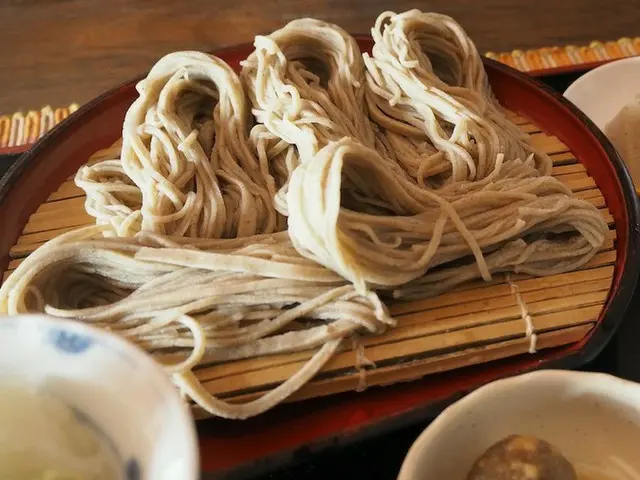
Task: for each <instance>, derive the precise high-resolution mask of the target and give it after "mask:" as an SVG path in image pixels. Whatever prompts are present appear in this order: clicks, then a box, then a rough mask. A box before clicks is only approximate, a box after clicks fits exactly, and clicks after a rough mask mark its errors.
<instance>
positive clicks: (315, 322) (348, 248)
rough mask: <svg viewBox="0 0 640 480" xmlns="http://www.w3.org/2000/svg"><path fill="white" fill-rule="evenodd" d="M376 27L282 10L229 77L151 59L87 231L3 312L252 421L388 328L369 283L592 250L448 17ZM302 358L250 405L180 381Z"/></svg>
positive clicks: (98, 185)
mask: <svg viewBox="0 0 640 480" xmlns="http://www.w3.org/2000/svg"><path fill="white" fill-rule="evenodd" d="M372 34H373V39H374V41H375V46H374V48H373V51H372V54H371V56H369V55H367V54H365V55H364V56H363V55H362V54H361V52H360V51H359V49H358V45H357V43H356V42H355V40H354V39H353V38H352V37H351V36H350V35H348V34H347V33H346V32H345V31H344V30H342V29H341V28H340V27H338V26H336V25H332V24H328V23H325V22H321V21H318V20H313V19H301V20H295V21H293V22H291V23H289V24H288V25H286V26H285V27H283V28H282V29H280V30H278V31H276V32H274V33H272V34H271V35H268V36H259V37H256V40H255V51H254V52H253V53H252V54H251V55H250V56H249V58H248V59H247V60H246V61H245V62H244V63H243V67H242V72H241V74H240V77H238V76H237V75H236V74H235V73H234V72H233V70H232V69H231V68H230V67H229V66H228V65H226V64H225V63H224V62H223V61H222V60H220V59H218V58H216V57H213V56H210V55H206V54H203V53H198V52H177V53H173V54H170V55H167V56H166V57H164V58H163V59H161V60H160V61H159V62H158V63H157V64H156V65H155V66H154V67H153V69H152V70H151V72H150V73H149V75H148V76H147V78H146V79H144V80H143V81H142V82H140V84H139V85H138V91H139V93H140V96H139V98H138V99H137V100H136V101H135V102H134V104H133V105H132V106H131V108H130V109H129V111H128V112H127V115H126V118H125V121H124V125H123V134H122V140H121V143H120V142H118V143H116V144H114V145H113V146H112V147H110V148H108V149H106V150H104V151H101V152H97V153H96V155H94V157H93V158H92V159H90V161H89V163H88V164H87V166H85V167H82V168H81V169H80V170H79V171H78V173H77V175H76V183H77V184H78V185H79V186H80V187H81V188H83V189H84V191H85V192H86V194H87V200H86V209H87V212H89V213H90V214H91V215H93V216H94V217H95V218H96V223H97V226H95V227H89V228H86V229H83V230H79V231H76V232H71V233H68V234H66V235H63V236H61V237H59V238H57V239H55V240H53V241H51V242H49V243H48V244H46V245H44V246H43V247H41V248H40V249H38V250H37V251H36V252H35V253H33V254H32V255H31V256H30V257H28V258H27V259H26V260H25V261H24V262H23V263H22V264H21V265H20V266H19V268H18V269H17V270H16V271H15V272H14V273H13V274H12V275H11V277H10V278H9V279H8V280H7V282H5V284H4V285H3V286H2V288H1V289H0V311H2V312H7V313H10V314H17V313H23V312H34V311H45V312H48V313H50V314H52V315H57V316H63V317H73V318H77V319H79V320H81V321H85V322H88V323H92V324H95V325H99V326H102V327H104V328H109V329H111V330H113V331H115V332H117V333H119V334H121V335H122V336H124V337H125V338H128V339H130V340H131V341H132V342H134V343H136V344H138V345H140V346H141V347H143V348H145V349H146V350H147V351H149V352H150V353H152V354H153V355H154V356H156V357H157V358H158V359H159V361H161V362H162V363H164V364H165V365H166V368H167V370H168V371H169V372H170V373H171V374H172V375H173V377H174V379H175V381H176V384H177V385H178V386H179V387H180V388H181V389H182V391H183V392H184V393H185V394H186V395H187V396H188V397H189V398H191V399H192V400H193V401H194V402H195V403H196V404H198V405H199V406H200V407H202V408H204V409H205V410H207V411H208V412H209V413H211V414H214V415H219V416H224V417H229V418H247V417H249V416H253V415H257V414H259V413H261V412H263V411H265V410H267V409H269V408H271V407H272V406H274V405H276V404H278V403H280V402H282V401H284V400H285V399H286V398H287V397H288V396H289V395H291V394H292V393H293V392H295V391H296V390H297V389H299V388H300V387H301V386H302V385H303V384H304V383H305V382H307V381H309V380H310V379H311V378H312V377H313V376H314V375H315V374H316V373H317V372H319V371H320V370H321V369H322V367H323V366H324V365H325V364H326V362H327V361H328V360H329V359H330V358H331V356H332V355H333V354H334V353H335V352H336V351H338V350H339V349H340V348H344V345H343V344H344V343H345V342H344V339H346V338H348V337H351V336H352V335H354V334H356V333H357V334H360V333H363V334H369V335H374V334H381V333H382V332H383V331H384V330H385V328H386V327H388V326H392V325H393V320H392V319H391V318H390V317H389V315H388V313H387V311H386V309H385V307H384V305H383V303H382V302H381V301H380V299H379V295H380V297H382V298H384V297H387V296H396V297H406V298H424V297H429V296H433V295H437V294H438V293H440V292H442V291H445V290H447V289H450V288H452V287H453V286H455V285H458V284H460V283H463V282H466V281H469V280H471V279H474V278H479V277H481V278H483V279H485V280H490V279H491V278H492V275H493V274H495V273H496V272H526V273H529V274H533V275H550V274H556V273H560V272H565V271H569V270H572V269H575V268H577V267H579V266H580V265H582V264H584V263H585V262H587V261H588V260H589V259H591V258H592V256H593V255H594V254H595V253H596V252H597V250H598V248H599V247H600V246H601V245H602V243H603V242H604V236H605V232H606V231H607V225H606V223H605V222H604V220H603V219H602V217H601V216H600V214H599V212H598V210H597V209H595V207H593V206H592V205H591V204H589V203H587V202H585V201H581V200H578V199H576V198H574V197H573V195H572V193H571V191H570V190H568V189H567V188H566V187H565V186H563V185H562V184H561V183H560V182H559V181H557V180H556V179H554V178H553V177H550V176H549V173H550V167H551V162H550V159H549V158H548V157H547V156H545V155H544V154H543V153H541V152H538V151H536V150H535V149H534V148H533V147H532V146H531V145H530V144H529V143H528V139H527V137H526V135H523V134H521V133H520V132H519V130H518V129H517V127H515V126H514V125H512V124H511V123H510V122H509V121H508V120H507V118H506V117H505V115H504V113H503V111H502V109H501V107H500V106H499V105H498V103H497V102H496V100H495V99H494V97H493V94H492V92H491V89H490V86H489V83H488V81H487V77H486V74H485V72H484V69H483V67H482V62H481V59H480V56H479V55H478V52H477V50H476V48H475V46H474V45H473V43H472V42H471V40H470V39H469V38H468V37H467V35H466V34H465V33H464V31H463V30H462V29H461V27H460V26H459V25H458V24H457V23H455V21H453V20H452V19H451V18H449V17H446V16H443V15H438V14H433V13H422V12H419V11H417V10H412V11H409V12H406V13H403V14H400V15H396V14H394V13H384V14H382V15H381V16H380V17H379V19H378V21H377V22H376V24H375V26H374V28H373V30H372ZM250 106H251V107H252V110H251V112H252V113H253V118H252V116H251V112H250ZM285 230H286V231H285ZM310 349H314V350H315V353H314V354H313V355H312V356H311V358H310V360H309V362H308V363H307V364H306V365H305V366H304V368H302V369H301V370H300V371H299V372H298V373H296V374H295V375H294V376H292V377H291V378H290V379H289V380H288V381H286V382H285V383H283V384H282V385H280V386H278V387H276V388H275V389H274V390H272V391H270V392H269V393H267V394H265V395H264V396H263V397H261V398H260V399H258V400H254V401H252V402H249V403H246V404H229V403H226V402H223V401H221V400H219V399H216V398H214V397H212V396H211V395H209V394H208V393H207V392H206V391H205V389H204V388H203V387H202V386H201V385H200V384H199V383H198V381H197V378H196V376H195V375H194V373H193V372H192V370H193V369H194V368H196V367H197V366H199V365H204V364H211V363H216V362H229V361H234V360H237V359H242V358H250V357H255V356H263V355H271V354H275V353H286V352H294V351H301V350H310Z"/></svg>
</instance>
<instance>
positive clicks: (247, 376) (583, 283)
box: [3, 115, 616, 413]
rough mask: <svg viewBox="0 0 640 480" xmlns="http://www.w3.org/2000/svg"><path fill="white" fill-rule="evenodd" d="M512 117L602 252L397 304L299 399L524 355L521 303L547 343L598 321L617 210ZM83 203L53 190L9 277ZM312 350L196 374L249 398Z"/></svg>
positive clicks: (68, 186) (559, 148) (563, 153)
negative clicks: (571, 267)
mask: <svg viewBox="0 0 640 480" xmlns="http://www.w3.org/2000/svg"><path fill="white" fill-rule="evenodd" d="M512 119H513V121H514V122H515V123H516V124H518V125H519V126H520V128H521V129H522V130H523V131H525V132H527V133H530V134H531V138H532V141H533V143H534V144H535V145H536V146H537V147H538V148H540V149H542V150H544V151H545V152H547V153H548V154H549V155H550V156H551V158H552V159H553V165H554V166H553V175H554V176H555V177H557V178H558V179H559V180H561V181H562V182H563V183H564V184H566V185H567V186H569V187H570V188H571V190H572V191H573V192H575V195H576V196H577V197H578V198H581V199H584V200H586V201H588V202H590V203H592V204H593V205H595V206H596V207H597V208H598V209H600V211H601V213H602V215H603V216H604V217H605V218H606V220H607V222H608V223H609V225H610V229H611V230H610V231H609V235H608V238H607V240H606V242H605V244H604V245H603V247H602V248H601V250H600V251H599V253H598V254H597V255H596V256H595V257H594V258H593V259H592V260H591V261H590V262H589V263H588V264H586V265H585V266H583V267H582V268H581V269H580V270H578V271H575V272H571V273H566V274H562V275H555V276H550V277H544V278H532V277H528V276H525V275H515V276H513V277H511V278H510V279H507V278H506V277H504V276H502V275H500V276H496V278H495V279H494V281H493V282H492V283H490V284H487V283H484V282H481V281H478V282H474V283H471V284H468V285H465V286H463V287H461V288H457V289H456V290H454V291H451V292H448V293H445V294H442V295H439V296H438V297H436V298H431V299H427V300H422V301H412V302H401V303H395V304H390V305H389V307H390V310H391V313H392V314H393V315H394V316H395V317H396V318H397V320H398V325H397V327H395V328H392V329H390V330H389V331H388V332H386V333H385V334H382V335H380V336H376V337H361V338H354V339H353V343H352V342H345V344H344V345H343V348H342V350H341V351H340V353H338V354H337V355H336V356H335V357H334V358H333V359H332V360H331V361H330V362H329V363H328V364H327V365H326V366H325V367H324V369H323V370H322V371H321V373H320V374H319V375H318V376H317V377H316V378H315V379H314V380H313V381H312V382H310V383H308V384H307V385H305V386H304V387H303V388H302V389H301V390H300V391H298V392H297V393H296V394H294V395H293V396H292V397H291V398H290V399H289V400H290V401H293V400H301V399H305V398H310V397H318V396H323V395H330V394H334V393H338V392H344V391H350V390H362V389H364V388H366V387H368V386H373V385H385V384H391V383H396V382H403V381H410V380H412V379H416V378H419V377H422V376H424V375H427V374H430V373H434V372H440V371H445V370H451V369H455V368H459V367H462V366H467V365H472V364H479V363H484V362H488V361H491V360H496V359H500V358H504V357H510V356H514V355H518V354H524V353H526V352H528V351H529V348H530V339H529V338H527V337H526V335H525V328H526V324H525V322H524V319H523V317H524V315H523V313H522V311H521V309H520V306H519V305H520V303H521V302H522V303H523V304H524V305H525V308H526V311H527V313H528V314H529V315H530V316H531V317H532V319H533V325H534V329H535V333H536V335H537V338H538V340H537V348H538V349H539V350H540V349H545V348H550V347H555V346H559V345H566V344H569V343H573V342H577V341H579V340H581V339H582V338H584V336H585V335H587V334H588V333H589V331H590V330H591V329H592V328H593V326H594V324H595V322H596V320H597V318H598V316H599V314H600V312H601V310H602V308H603V306H604V304H605V301H606V299H607V296H608V293H609V289H610V286H611V281H612V277H613V270H614V264H615V261H616V251H615V238H616V236H615V233H616V232H615V229H614V225H613V218H612V216H611V214H610V212H609V211H608V209H607V207H606V203H605V199H604V197H603V196H602V193H601V192H600V191H599V190H598V188H597V187H596V185H595V182H594V180H593V179H592V178H591V177H590V176H589V175H588V173H587V172H586V170H585V167H584V166H583V165H582V164H581V163H579V162H578V161H577V160H576V159H575V157H574V156H573V154H572V153H571V152H570V151H569V150H568V148H567V147H566V146H565V145H564V144H562V142H560V141H559V140H558V139H557V138H556V137H553V136H549V135H546V134H545V133H542V132H541V131H540V128H538V127H537V126H535V125H532V124H530V123H528V121H527V120H526V119H524V118H522V117H518V116H515V115H512ZM83 202H84V194H83V192H82V190H80V189H79V188H78V187H76V186H75V184H74V183H73V180H72V179H69V180H67V181H66V182H64V183H63V184H62V185H61V186H60V188H59V189H58V190H57V191H56V192H54V193H52V194H51V196H50V197H49V199H48V200H47V202H46V203H44V204H42V205H41V206H40V207H39V208H38V210H37V211H36V212H35V213H34V214H33V215H32V216H31V218H30V219H29V222H28V223H27V225H26V226H25V228H24V231H23V234H22V236H21V237H20V238H19V240H18V241H17V244H16V245H15V246H14V247H13V248H12V249H11V251H10V257H11V262H10V264H9V268H8V271H7V272H5V273H4V274H3V277H4V278H6V277H7V276H9V275H10V274H11V272H12V271H13V269H15V268H16V267H17V266H18V265H19V264H20V263H21V262H22V260H23V259H24V258H25V257H26V256H27V255H28V254H29V253H30V252H32V251H33V250H34V249H35V248H37V247H38V246H40V245H41V244H42V243H44V242H45V241H47V240H49V239H51V238H53V237H55V236H56V235H59V234H61V233H63V232H66V231H69V230H71V229H73V228H77V227H79V226H83V225H88V224H92V223H93V218H92V217H90V216H88V215H87V214H86V213H85V211H84V206H83ZM363 349H364V350H363ZM356 352H359V353H358V354H357V353H356ZM362 352H364V357H362ZM312 354H313V352H299V353H294V354H286V355H274V356H269V357H264V358H258V359H248V360H241V361H235V362H231V363H227V364H221V365H211V366H205V367H201V368H199V369H198V370H197V371H196V373H197V375H198V377H199V378H200V379H201V380H202V381H203V383H204V386H205V388H206V389H207V390H208V391H209V392H211V393H213V394H215V395H217V396H220V397H222V398H226V399H233V400H245V401H246V400H249V399H252V398H255V397H257V396H260V395H261V394H263V393H265V392H266V391H268V390H269V389H271V388H273V387H274V386H275V385H277V384H279V383H281V382H282V381H284V380H285V379H287V378H289V377H290V376H291V375H293V374H294V373H295V372H296V371H297V370H298V369H300V368H301V367H302V365H304V363H305V362H306V361H307V360H308V359H309V358H310V356H311V355H312ZM363 358H365V359H366V361H365V362H363ZM374 366H375V367H374ZM196 413H202V412H196Z"/></svg>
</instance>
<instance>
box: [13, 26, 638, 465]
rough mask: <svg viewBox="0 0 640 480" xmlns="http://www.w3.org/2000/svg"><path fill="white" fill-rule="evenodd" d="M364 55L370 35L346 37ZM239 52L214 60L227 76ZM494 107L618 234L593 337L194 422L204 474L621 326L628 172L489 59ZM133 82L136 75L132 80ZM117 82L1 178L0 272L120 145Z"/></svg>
mask: <svg viewBox="0 0 640 480" xmlns="http://www.w3.org/2000/svg"><path fill="white" fill-rule="evenodd" d="M356 38H357V40H358V43H359V44H360V47H361V48H362V49H363V50H367V51H369V50H370V48H371V45H372V41H371V38H370V37H367V36H356ZM252 49H253V47H252V45H250V44H246V45H241V46H237V47H232V48H228V49H225V50H222V51H218V52H217V53H216V55H217V56H219V57H220V58H222V59H224V60H225V61H227V62H228V63H229V64H230V65H231V66H232V67H234V68H237V66H238V63H239V61H241V60H243V59H244V58H246V57H247V56H248V54H249V53H250V52H251V51H252ZM484 63H485V67H486V69H487V73H488V75H489V78H490V81H491V85H492V88H493V90H494V92H495V94H496V96H497V98H498V99H499V100H500V101H501V103H502V104H503V105H504V106H505V107H507V108H509V109H511V110H513V111H515V112H516V113H519V114H522V115H523V116H526V117H528V118H529V119H530V120H531V121H532V122H534V123H535V124H537V125H541V126H545V127H546V128H547V129H549V131H550V132H552V133H553V135H555V136H557V137H558V139H559V140H560V141H561V142H563V143H564V144H566V145H567V146H568V147H569V148H570V150H571V151H572V152H573V153H574V154H575V156H576V158H578V159H579V160H580V161H581V162H582V163H583V164H584V165H585V166H586V168H587V170H588V172H589V174H590V175H591V176H592V177H593V178H594V180H595V181H596V184H597V185H598V187H599V188H600V190H601V191H602V193H603V195H604V197H605V199H606V202H607V205H608V207H609V209H610V211H611V213H612V215H613V217H614V220H615V224H616V229H617V242H616V249H617V261H616V265H615V269H614V279H613V285H612V289H611V292H610V295H609V298H608V300H607V303H606V306H605V308H604V310H603V313H602V314H601V315H600V318H599V319H598V322H597V325H596V328H594V329H593V330H592V331H591V332H590V333H589V335H587V336H586V337H585V338H584V339H582V340H581V341H580V342H578V343H576V344H572V345H568V346H562V347H556V348H553V349H548V350H544V351H542V352H539V353H537V354H535V355H520V356H517V357H511V358H508V359H505V360H500V361H494V362H490V363H486V364H482V365H476V366H471V367H465V368H462V369H457V370H454V371H449V372H444V373H440V374H433V375H429V376H427V377H425V378H423V379H421V380H416V381H413V382H411V383H405V384H400V385H393V386H387V387H376V388H370V389H369V390H367V391H366V392H364V393H355V392H353V393H344V394H338V395H334V396H331V397H326V398H319V399H314V400H307V401H303V402H299V403H293V404H287V405H282V406H279V407H277V408H275V409H274V410H272V411H270V412H267V413H266V414H264V415H262V416H260V417H258V418H255V419H250V420H246V421H243V422H235V421H227V420H220V419H214V420H206V421H203V422H200V424H199V425H198V428H199V433H200V450H201V461H202V469H203V473H204V474H205V475H206V474H213V475H215V476H218V475H220V474H223V473H230V472H231V471H233V472H234V473H235V474H238V475H243V474H256V473H257V472H258V471H261V470H266V469H269V468H273V467H275V466H277V465H280V464H283V463H287V462H290V461H292V460H295V459H298V458H301V457H302V456H304V455H305V454H306V453H308V452H312V451H316V450H319V449H322V448H324V447H326V446H329V445H335V444H343V443H346V442H352V441H356V440H357V439H360V438H363V437H365V436H370V435H374V434H376V433H379V432H381V431H383V430H387V429H391V428H397V427H398V426H401V425H404V424H407V423H412V422H415V421H419V420H425V419H428V418H432V417H433V416H434V415H436V414H437V413H438V412H439V411H441V410H442V409H443V408H444V407H445V406H446V405H448V404H449V403H451V402H452V401H454V400H455V399H456V398H459V396H461V395H463V394H465V393H466V392H468V391H470V390H472V389H474V388H477V387H478V386H480V385H482V384H485V383H487V382H489V381H492V380H494V379H497V378H501V377H506V376H511V375H515V374H518V373H522V372H525V371H529V370H533V369H537V368H577V367H579V366H581V365H583V364H585V363H587V362H589V361H591V360H592V359H593V358H594V357H595V356H596V355H597V354H598V353H600V351H601V350H602V349H603V348H604V346H605V345H606V344H607V342H608V341H609V340H610V339H611V337H612V335H613V333H614V332H615V330H616V328H617V327H618V325H619V324H620V322H621V321H622V319H623V317H624V314H625V313H626V311H627V309H628V307H629V304H630V302H631V299H632V295H633V292H634V289H635V286H636V282H637V279H638V274H639V272H640V248H639V247H640V224H639V219H640V206H639V202H638V197H637V196H636V193H635V189H634V186H633V183H632V181H631V178H630V176H629V173H628V171H627V169H626V167H625V165H624V163H623V162H622V161H621V159H620V157H619V156H618V154H617V153H616V151H615V149H614V148H613V147H612V146H611V144H610V143H609V141H608V140H607V139H606V138H605V136H604V135H603V134H602V133H601V132H600V130H598V128H597V127H595V125H594V124H593V123H592V122H591V121H590V120H589V119H588V118H586V116H585V115H583V114H582V113H581V112H580V111H579V110H578V109H577V108H576V107H574V106H573V105H572V104H571V103H570V102H568V101H567V100H565V99H564V98H563V97H561V96H560V95H558V94H557V93H556V92H554V91H553V90H551V89H550V88H548V87H546V86H544V85H543V84H541V83H539V82H537V81H536V80H534V79H532V78H531V77H529V76H527V75H525V74H523V73H520V72H518V71H517V70H515V69H512V68H511V67H508V66H506V65H503V64H501V63H499V62H496V61H493V60H490V59H484ZM140 78H142V77H140ZM140 78H138V79H136V80H132V81H130V82H127V83H125V84H124V85H121V86H119V87H117V88H115V89H113V90H111V91H109V92H107V93H105V94H103V95H101V96H100V97H98V98H96V99H95V100H93V101H91V102H89V103H88V104H86V105H84V106H83V107H81V108H80V109H79V110H78V111H76V112H75V113H73V114H72V115H70V116H69V117H68V118H67V119H66V120H64V121H63V122H61V123H60V124H59V125H58V126H57V127H55V128H54V129H53V130H51V131H50V132H49V133H48V134H47V135H45V136H44V137H43V138H42V139H41V140H39V141H38V142H37V143H36V144H35V145H34V146H33V147H32V148H31V149H30V150H29V151H28V152H27V153H25V154H24V155H23V156H22V157H20V159H19V160H18V161H16V162H15V163H14V164H13V165H12V167H11V168H10V169H9V171H8V172H7V174H6V175H5V177H4V178H3V179H2V180H0V225H2V229H1V230H0V271H4V270H5V269H6V267H7V264H8V261H9V257H8V252H9V249H10V248H11V247H12V246H13V245H14V244H15V242H16V240H17V238H18V237H19V236H20V234H21V232H22V229H23V227H24V225H25V224H26V223H27V221H28V219H29V216H30V215H31V214H32V213H33V212H34V211H35V210H36V209H37V207H38V206H39V205H40V204H41V203H43V202H44V201H45V200H46V198H47V197H48V196H49V194H50V193H51V192H53V191H55V190H56V189H57V188H58V186H59V185H60V184H61V183H62V182H64V181H65V180H66V179H67V178H68V177H69V176H70V175H72V174H73V173H74V172H75V171H76V170H77V169H78V168H79V167H80V166H81V165H82V164H83V163H84V162H85V161H86V159H87V158H88V157H89V156H90V155H91V154H92V153H93V152H94V151H95V150H97V149H98V148H101V147H106V146H108V145H109V144H111V143H112V142H113V141H115V140H116V139H117V138H118V137H119V136H120V130H121V125H122V120H123V118H124V115H125V112H126V110H127V108H128V107H129V105H130V104H131V103H132V102H133V100H134V99H135V98H136V97H137V93H136V91H135V84H136V83H137V81H138V80H139V79H140Z"/></svg>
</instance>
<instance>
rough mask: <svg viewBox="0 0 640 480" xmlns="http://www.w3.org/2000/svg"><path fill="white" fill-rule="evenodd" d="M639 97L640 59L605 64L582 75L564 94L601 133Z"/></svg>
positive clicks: (627, 59) (632, 58)
mask: <svg viewBox="0 0 640 480" xmlns="http://www.w3.org/2000/svg"><path fill="white" fill-rule="evenodd" d="M638 94H640V57H631V58H625V59H623V60H618V61H615V62H611V63H607V64H605V65H602V66H600V67H598V68H595V69H593V70H591V71H590V72H587V73H585V74H584V75H582V76H581V77H580V78H579V79H578V80H576V81H575V82H573V83H572V84H571V85H570V86H569V88H567V90H566V91H565V92H564V96H565V98H567V100H569V101H570V102H572V103H573V104H574V105H575V106H576V107H578V108H579V109H580V110H582V111H583V112H584V113H585V115H587V117H589V118H590V119H591V121H593V123H595V124H596V126H597V127H598V128H599V129H600V130H602V131H603V132H604V129H605V127H606V125H607V123H609V122H610V121H611V120H612V119H613V117H614V116H615V115H616V114H617V113H618V112H619V111H620V110H621V109H622V108H623V107H624V106H625V105H627V104H628V103H629V102H631V101H632V100H633V99H634V98H635V97H636V96H637V95H638Z"/></svg>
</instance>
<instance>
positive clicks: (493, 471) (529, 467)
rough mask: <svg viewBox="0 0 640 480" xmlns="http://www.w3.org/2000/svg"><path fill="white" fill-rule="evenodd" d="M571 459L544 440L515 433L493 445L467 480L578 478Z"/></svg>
mask: <svg viewBox="0 0 640 480" xmlns="http://www.w3.org/2000/svg"><path fill="white" fill-rule="evenodd" d="M577 478H578V477H577V474H576V471H575V469H574V468H573V465H572V464H571V462H569V461H568V460H567V459H566V458H565V457H564V456H562V454H561V453H560V451H559V450H558V449H557V448H555V447H554V446H553V445H551V444H550V443H548V442H545V441H544V440H540V439H539V438H536V437H533V436H521V435H511V436H509V437H507V438H505V439H503V440H501V441H499V442H498V443H496V444H494V445H492V446H491V447H489V449H488V450H487V451H486V452H484V453H483V454H482V455H481V456H480V457H479V458H478V459H477V460H476V461H475V463H474V464H473V466H472V467H471V470H470V471H469V474H468V475H467V480H577Z"/></svg>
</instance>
